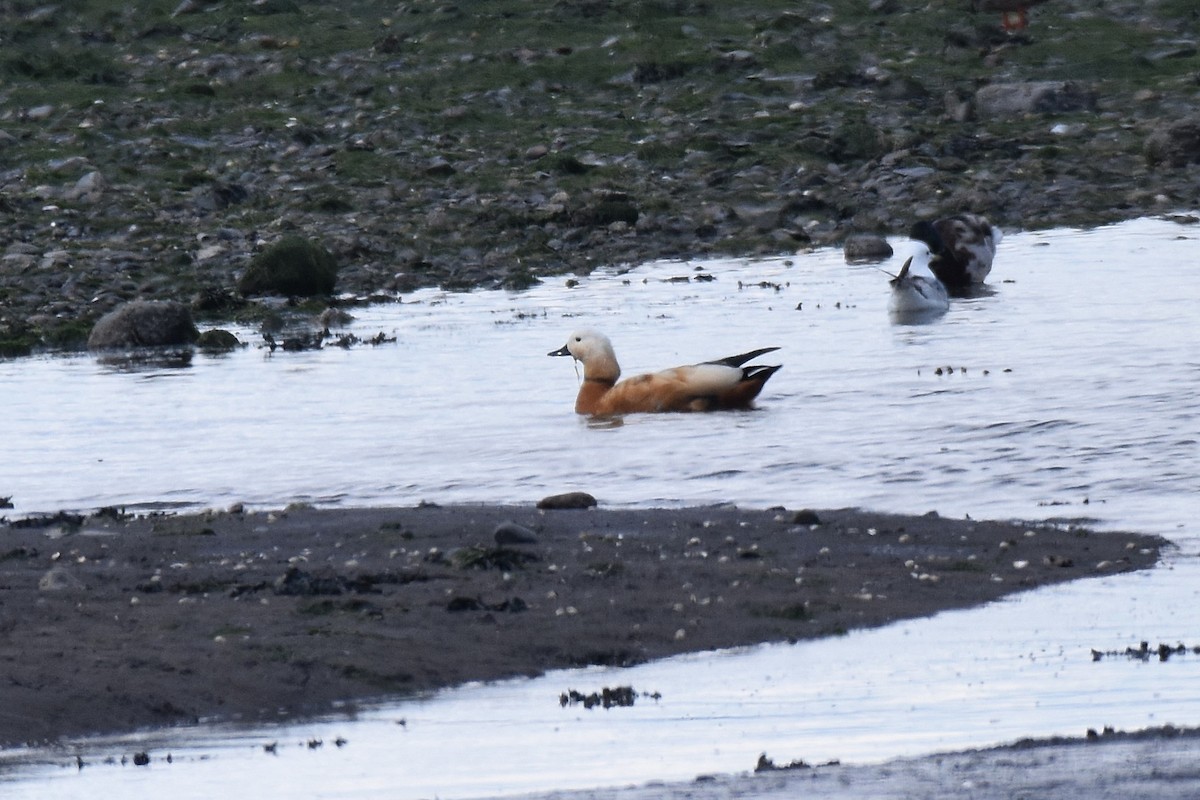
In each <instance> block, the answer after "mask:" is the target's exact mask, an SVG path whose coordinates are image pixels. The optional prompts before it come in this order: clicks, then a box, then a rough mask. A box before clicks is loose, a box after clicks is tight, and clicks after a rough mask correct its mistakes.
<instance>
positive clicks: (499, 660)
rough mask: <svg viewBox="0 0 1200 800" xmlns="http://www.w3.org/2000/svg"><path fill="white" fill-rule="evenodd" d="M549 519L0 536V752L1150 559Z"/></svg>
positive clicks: (456, 518)
mask: <svg viewBox="0 0 1200 800" xmlns="http://www.w3.org/2000/svg"><path fill="white" fill-rule="evenodd" d="M560 499H562V500H563V501H564V502H554V503H543V506H544V507H543V508H537V507H534V506H532V505H530V506H448V507H438V506H432V505H422V506H418V507H412V508H377V509H329V510H317V509H313V508H309V507H303V506H301V507H294V508H289V509H287V510H283V511H276V512H266V511H259V512H248V511H245V510H243V509H233V510H231V511H229V512H220V513H218V512H212V513H205V514H193V515H179V516H174V515H152V516H133V515H127V514H124V513H122V512H121V511H120V510H118V509H105V510H102V511H100V512H97V513H95V514H92V515H89V516H77V515H73V514H65V513H63V514H58V515H53V516H46V517H32V518H27V519H22V520H3V521H2V522H0V541H2V542H3V543H2V544H0V634H2V636H0V677H2V678H3V681H4V685H5V689H4V704H3V708H2V709H0V748H4V747H12V746H16V745H20V744H26V743H28V744H43V743H53V742H56V741H59V740H62V739H63V738H70V737H76V736H80V735H84V734H91V733H114V732H126V731H133V730H138V729H145V728H153V727H162V726H170V725H176V724H189V723H196V722H198V721H202V720H231V721H236V720H244V721H278V720H281V719H288V718H293V717H296V716H305V715H313V714H321V713H326V712H329V711H331V710H333V709H335V708H341V709H352V708H353V707H354V703H355V702H365V701H372V700H376V699H381V698H384V697H397V696H411V695H414V694H419V693H422V692H427V691H431V690H434V689H438V688H441V687H448V686H454V685H459V684H462V683H465V682H469V681H473V680H492V679H500V678H506V677H515V676H522V675H536V674H540V673H542V672H544V671H547V670H551V669H558V668H566V667H575V666H584V665H591V664H604V665H628V664H636V663H640V662H644V661H647V660H651V659H657V658H663V657H666V656H670V655H675V654H680V653H685V652H698V651H703V650H711V649H720V648H729V647H738V646H745V645H754V644H758V643H760V642H778V641H795V640H801V639H811V638H818V637H827V636H838V635H841V634H844V633H845V632H847V631H850V630H852V629H857V628H865V627H875V626H880V625H884V624H886V623H888V622H891V621H894V620H899V619H908V618H915V617H921V616H927V615H930V614H933V613H936V612H938V611H942V610H946V609H950V608H964V607H969V606H974V605H979V604H982V603H986V602H989V601H991V600H995V599H997V598H999V597H1003V596H1005V595H1007V594H1011V593H1013V592H1019V591H1025V590H1028V589H1032V588H1035V587H1038V586H1044V585H1047V584H1051V583H1058V582H1062V581H1068V580H1074V579H1079V578H1084V577H1088V576H1098V575H1110V574H1114V573H1118V572H1125V571H1130V570H1137V569H1149V568H1151V567H1153V566H1154V565H1155V563H1156V562H1157V561H1158V558H1159V555H1160V552H1162V550H1163V549H1164V548H1166V547H1167V546H1168V545H1167V543H1166V542H1165V541H1164V540H1162V539H1159V538H1157V537H1151V536H1144V535H1139V534H1126V533H1093V532H1089V531H1087V530H1086V529H1084V528H1080V527H1078V526H1076V525H1072V524H1065V523H1058V524H1050V523H1043V524H1037V523H1015V522H986V521H976V520H971V519H969V518H968V519H962V520H951V519H946V518H942V517H939V516H938V515H937V514H935V513H930V514H926V515H924V516H916V517H905V516H896V515H889V514H878V513H872V512H867V511H860V510H855V509H835V510H819V511H812V510H787V509H783V508H776V509H767V510H747V509H739V508H736V507H734V506H714V507H703V508H690V509H674V510H671V509H642V510H616V509H603V508H594V507H593V508H587V507H578V506H586V505H587V504H585V503H578V502H565V501H566V500H570V499H572V498H560ZM561 506H567V507H561ZM571 506H575V507H571ZM1131 644H1136V643H1131ZM655 688H657V689H660V690H662V691H668V690H669V688H670V687H655Z"/></svg>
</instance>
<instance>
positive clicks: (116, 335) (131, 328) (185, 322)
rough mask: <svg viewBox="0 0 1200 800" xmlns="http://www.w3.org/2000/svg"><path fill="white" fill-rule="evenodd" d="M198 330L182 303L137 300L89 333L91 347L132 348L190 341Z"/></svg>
mask: <svg viewBox="0 0 1200 800" xmlns="http://www.w3.org/2000/svg"><path fill="white" fill-rule="evenodd" d="M198 335H199V332H198V331H197V330H196V326H195V324H194V323H193V322H192V313H191V311H190V310H189V309H188V307H187V306H185V305H184V304H182V303H176V302H172V301H161V300H134V301H132V302H129V303H126V304H125V305H123V306H119V307H117V308H115V309H113V310H112V311H110V312H109V313H107V314H105V315H104V316H103V317H101V318H100V319H99V321H97V322H96V324H95V326H94V327H93V328H92V332H91V335H89V336H88V349H89V350H129V349H133V348H138V347H170V346H178V345H187V344H191V343H192V342H194V341H195V340H196V337H197V336H198Z"/></svg>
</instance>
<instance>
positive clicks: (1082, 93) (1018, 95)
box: [975, 81, 1096, 119]
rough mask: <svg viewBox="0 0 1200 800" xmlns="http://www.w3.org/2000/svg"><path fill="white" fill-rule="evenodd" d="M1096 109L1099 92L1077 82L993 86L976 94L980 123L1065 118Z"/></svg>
mask: <svg viewBox="0 0 1200 800" xmlns="http://www.w3.org/2000/svg"><path fill="white" fill-rule="evenodd" d="M1095 106H1096V94H1095V92H1093V91H1092V90H1091V89H1089V88H1087V87H1085V86H1083V85H1082V84H1079V83H1076V82H1075V81H1031V82H1028V83H992V84H988V85H987V86H984V87H982V88H980V89H979V91H977V92H975V114H976V116H978V117H979V118H980V119H995V118H998V117H1016V116H1023V115H1025V114H1061V113H1063V112H1067V111H1085V110H1088V109H1092V108H1095Z"/></svg>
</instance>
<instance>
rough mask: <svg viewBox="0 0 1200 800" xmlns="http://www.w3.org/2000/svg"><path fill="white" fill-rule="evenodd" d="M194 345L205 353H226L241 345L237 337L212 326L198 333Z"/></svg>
mask: <svg viewBox="0 0 1200 800" xmlns="http://www.w3.org/2000/svg"><path fill="white" fill-rule="evenodd" d="M196 346H197V347H199V348H200V349H201V350H203V351H205V352H206V353H228V352H229V351H230V350H236V349H237V348H239V347H241V346H242V343H241V342H240V341H238V338H237V337H236V336H234V335H233V334H232V333H230V332H229V331H227V330H224V329H222V328H212V329H211V330H207V331H205V332H204V333H202V334H200V336H199V338H197V339H196Z"/></svg>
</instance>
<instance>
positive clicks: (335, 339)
mask: <svg viewBox="0 0 1200 800" xmlns="http://www.w3.org/2000/svg"><path fill="white" fill-rule="evenodd" d="M395 341H396V337H395V336H388V335H387V334H385V333H383V332H382V331H380V332H379V333H377V334H375V335H374V336H369V337H367V338H366V339H363V338H361V337H359V336H355V335H354V334H353V333H345V334H341V335H337V336H335V335H334V334H333V333H332V332H331V331H330V330H329V328H323V329H322V330H319V331H300V332H298V333H294V334H291V335H289V336H287V337H286V338H283V339H281V340H276V339H275V337H274V336H273V335H272V334H270V333H264V334H263V342H264V346H265V347H266V348H267V350H268V351H270V352H272V353H274V352H275V351H276V350H283V351H284V352H285V353H301V352H304V351H306V350H320V349H321V348H322V347H326V346H332V347H340V348H342V349H343V350H348V349H350V348H351V347H354V346H356V345H361V344H365V345H370V346H372V347H378V346H379V345H381V344H392V343H394V342H395Z"/></svg>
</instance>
